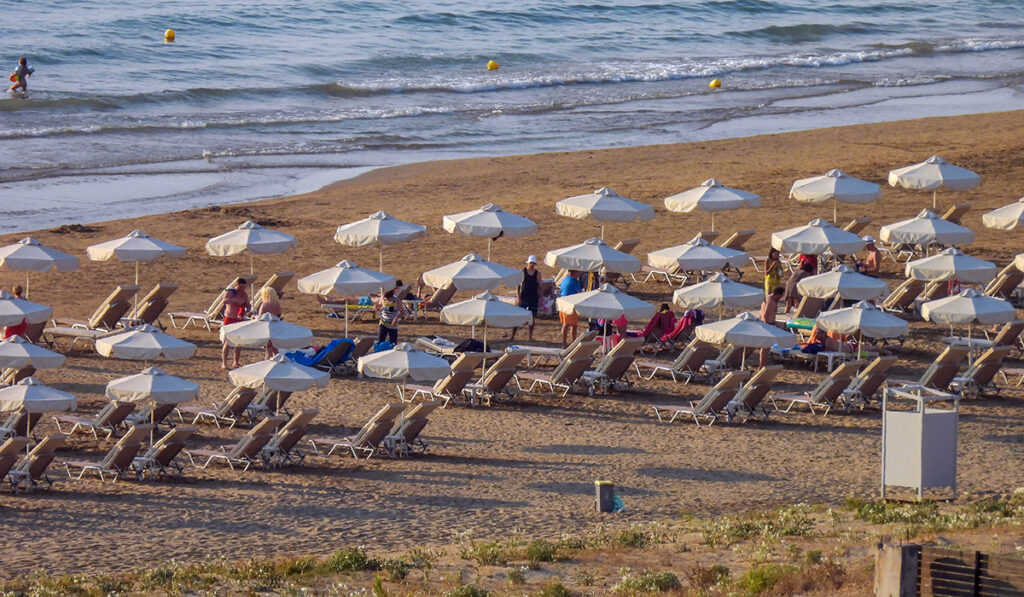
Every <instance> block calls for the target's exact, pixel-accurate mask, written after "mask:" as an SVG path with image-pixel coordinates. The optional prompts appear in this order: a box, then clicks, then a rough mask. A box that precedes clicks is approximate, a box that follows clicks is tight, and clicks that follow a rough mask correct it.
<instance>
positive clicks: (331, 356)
mask: <svg viewBox="0 0 1024 597" xmlns="http://www.w3.org/2000/svg"><path fill="white" fill-rule="evenodd" d="M355 347H356V345H355V343H354V342H353V341H351V340H349V339H348V338H339V339H336V340H331V341H330V342H328V343H327V346H325V347H324V349H323V350H322V351H321V352H320V353H319V354H317V355H316V359H314V360H313V363H312V365H313V366H314V367H320V366H328V367H336V366H338V365H340V364H341V363H344V362H345V361H346V360H348V358H349V356H351V354H352V350H353V349H355Z"/></svg>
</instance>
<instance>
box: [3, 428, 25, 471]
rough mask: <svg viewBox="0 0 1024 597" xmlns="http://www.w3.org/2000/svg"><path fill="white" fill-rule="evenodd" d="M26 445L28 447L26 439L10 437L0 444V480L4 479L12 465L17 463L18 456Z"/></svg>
mask: <svg viewBox="0 0 1024 597" xmlns="http://www.w3.org/2000/svg"><path fill="white" fill-rule="evenodd" d="M26 445H28V438H27V437H10V438H7V441H5V442H4V443H2V444H0V479H3V478H4V477H6V476H7V473H8V472H9V471H10V470H11V469H12V468H14V463H15V462H17V461H18V456H20V455H21V454H22V453H23V452H24V451H25V446H26Z"/></svg>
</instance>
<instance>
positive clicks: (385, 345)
mask: <svg viewBox="0 0 1024 597" xmlns="http://www.w3.org/2000/svg"><path fill="white" fill-rule="evenodd" d="M394 347H395V345H394V344H392V343H391V342H389V341H388V340H384V341H383V342H374V343H373V352H382V351H385V350H391V349H392V348H394Z"/></svg>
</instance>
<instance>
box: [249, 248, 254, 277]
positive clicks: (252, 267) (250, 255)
mask: <svg viewBox="0 0 1024 597" xmlns="http://www.w3.org/2000/svg"><path fill="white" fill-rule="evenodd" d="M249 273H250V274H255V273H256V269H255V266H254V265H253V263H252V252H250V253H249Z"/></svg>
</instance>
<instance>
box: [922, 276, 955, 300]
mask: <svg viewBox="0 0 1024 597" xmlns="http://www.w3.org/2000/svg"><path fill="white" fill-rule="evenodd" d="M947 296H949V282H948V281H946V280H932V281H931V282H928V284H927V285H926V286H925V287H924V290H923V291H921V294H920V295H919V296H918V298H919V299H920V300H922V301H925V302H927V301H934V300H937V299H940V298H946V297H947Z"/></svg>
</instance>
